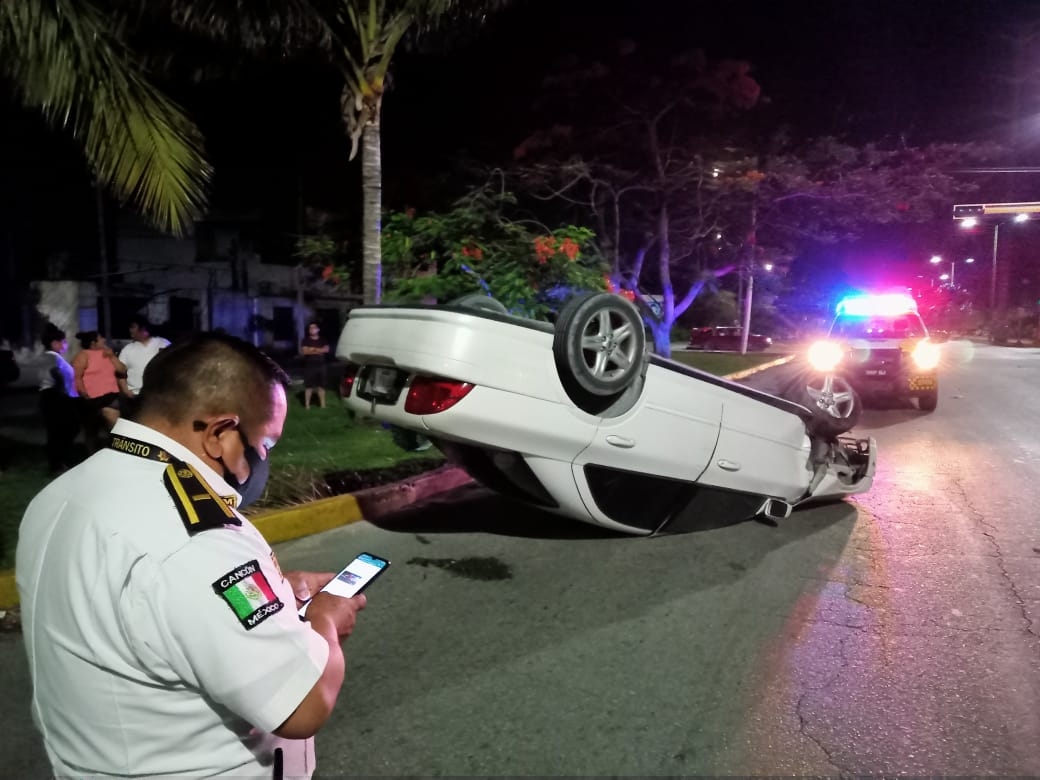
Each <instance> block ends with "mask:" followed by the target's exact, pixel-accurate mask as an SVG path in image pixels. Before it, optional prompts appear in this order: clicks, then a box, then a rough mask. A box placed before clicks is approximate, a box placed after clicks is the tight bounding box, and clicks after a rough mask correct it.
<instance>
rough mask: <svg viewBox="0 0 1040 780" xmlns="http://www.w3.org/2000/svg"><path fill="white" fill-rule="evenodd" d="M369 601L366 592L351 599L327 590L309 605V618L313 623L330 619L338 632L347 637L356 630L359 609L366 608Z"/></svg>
mask: <svg viewBox="0 0 1040 780" xmlns="http://www.w3.org/2000/svg"><path fill="white" fill-rule="evenodd" d="M367 603H368V599H367V598H366V597H365V594H364V593H359V594H357V595H356V596H351V597H350V598H349V599H347V598H343V596H333V595H332V594H331V593H327V592H323V593H319V594H318V595H317V596H315V597H314V598H313V599H312V600H311V604H310V606H309V607H307V620H309V621H310V622H311V623H312V624H317V623H318V622H319V621H320V622H325V621H329V622H331V623H332V625H333V626H335V628H336V633H337V634H338V635H339V636H340V637H342V638H344V639H346V638H347V637H348V636H350V632H351V631H353V630H354V624H355V623H356V622H357V613H358V611H359V610H362V609H364V608H365V604H367Z"/></svg>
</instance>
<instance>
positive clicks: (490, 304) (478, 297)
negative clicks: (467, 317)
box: [448, 292, 509, 314]
mask: <svg viewBox="0 0 1040 780" xmlns="http://www.w3.org/2000/svg"><path fill="white" fill-rule="evenodd" d="M448 305H449V306H461V307H462V308H464V309H478V310H479V311H490V312H494V313H495V314H509V310H508V309H507V308H506V306H505V304H504V303H502V301H499V300H497V299H495V298H492V297H491V296H490V295H488V294H486V293H482V292H473V293H468V294H466V295H463V296H462V297H460V298H456V299H455V300H453V301H449V302H448Z"/></svg>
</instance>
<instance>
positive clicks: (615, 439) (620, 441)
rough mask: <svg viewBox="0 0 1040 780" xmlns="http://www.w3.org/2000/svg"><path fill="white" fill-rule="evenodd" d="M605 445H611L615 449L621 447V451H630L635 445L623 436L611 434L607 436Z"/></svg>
mask: <svg viewBox="0 0 1040 780" xmlns="http://www.w3.org/2000/svg"><path fill="white" fill-rule="evenodd" d="M607 444H611V445H613V446H615V447H621V448H622V449H626V450H630V449H632V448H633V447H635V446H636V443H635V441H634V440H632V439H626V438H625V437H624V436H617V435H615V434H613V433H611V434H608V436H607Z"/></svg>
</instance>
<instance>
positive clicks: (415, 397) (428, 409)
mask: <svg viewBox="0 0 1040 780" xmlns="http://www.w3.org/2000/svg"><path fill="white" fill-rule="evenodd" d="M473 387H474V385H473V384H471V383H470V382H459V381H456V380H454V379H442V378H441V377H436V376H417V377H415V379H413V380H412V386H411V387H409V388H408V397H407V398H405V401H404V410H405V411H406V412H408V413H409V414H437V412H443V411H444V410H445V409H450V408H451V407H453V406H454V405H455V404H457V403H458V402H459V401H461V400H462V399H463V398H465V397H466V394H467V393H469V391H470V390H472V389H473Z"/></svg>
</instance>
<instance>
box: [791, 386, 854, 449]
mask: <svg viewBox="0 0 1040 780" xmlns="http://www.w3.org/2000/svg"><path fill="white" fill-rule="evenodd" d="M784 397H785V398H787V399H788V400H791V401H794V402H795V403H797V404H801V405H802V406H804V407H805V408H807V409H808V410H809V411H810V412H811V413H812V419H811V420H810V421H809V422H808V423H807V427H808V428H809V432H810V433H812V434H814V435H816V436H821V437H823V438H826V439H833V438H836V437H838V436H840V435H841V434H843V433H847V432H848V431H850V430H852V428H854V427H855V426H856V423H858V422H859V418H860V415H861V414H862V413H863V402H862V401H861V400H860V397H859V393H857V392H856V390H855V389H854V388H853V387H852V385H850V384H849V382H848V380H847V379H845V378H844V377H842V376H840V375H838V374H818V373H810V374H809V375H807V376H800V377H798V378H797V379H796V380H794V381H793V382H791V383H790V384H789V385H788V386H787V389H786V390H785V392H784Z"/></svg>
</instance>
